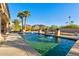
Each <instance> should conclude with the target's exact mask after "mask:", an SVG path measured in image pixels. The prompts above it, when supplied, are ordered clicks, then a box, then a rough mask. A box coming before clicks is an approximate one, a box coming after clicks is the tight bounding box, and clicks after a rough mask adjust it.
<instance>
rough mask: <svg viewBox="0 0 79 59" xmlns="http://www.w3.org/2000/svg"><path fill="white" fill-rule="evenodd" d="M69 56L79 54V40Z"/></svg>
mask: <svg viewBox="0 0 79 59" xmlns="http://www.w3.org/2000/svg"><path fill="white" fill-rule="evenodd" d="M67 56H79V40H77V41H76V43H75V44H74V45H73V46H72V48H71V49H70V51H69V52H68V54H67Z"/></svg>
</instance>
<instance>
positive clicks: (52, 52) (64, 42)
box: [23, 33, 76, 56]
mask: <svg viewBox="0 0 79 59" xmlns="http://www.w3.org/2000/svg"><path fill="white" fill-rule="evenodd" d="M23 38H24V39H25V41H26V42H27V43H28V44H30V45H31V46H32V47H33V48H34V49H36V50H37V51H38V52H39V53H40V54H41V55H43V56H66V55H67V53H68V52H69V50H70V49H71V47H72V46H73V45H74V43H75V42H76V41H75V40H71V39H65V38H57V37H55V36H47V35H42V34H37V33H26V34H24V35H23Z"/></svg>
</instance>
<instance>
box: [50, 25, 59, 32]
mask: <svg viewBox="0 0 79 59" xmlns="http://www.w3.org/2000/svg"><path fill="white" fill-rule="evenodd" d="M57 28H59V27H58V26H57V25H51V26H50V27H49V30H51V31H53V30H56V29H57Z"/></svg>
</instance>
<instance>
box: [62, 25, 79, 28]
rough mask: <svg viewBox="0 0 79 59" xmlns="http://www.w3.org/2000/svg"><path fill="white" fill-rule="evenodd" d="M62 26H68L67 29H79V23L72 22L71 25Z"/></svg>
mask: <svg viewBox="0 0 79 59" xmlns="http://www.w3.org/2000/svg"><path fill="white" fill-rule="evenodd" d="M61 28H66V29H79V25H75V24H71V25H66V26H61Z"/></svg>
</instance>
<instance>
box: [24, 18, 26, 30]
mask: <svg viewBox="0 0 79 59" xmlns="http://www.w3.org/2000/svg"><path fill="white" fill-rule="evenodd" d="M24 27H25V30H26V17H25V23H24Z"/></svg>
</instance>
